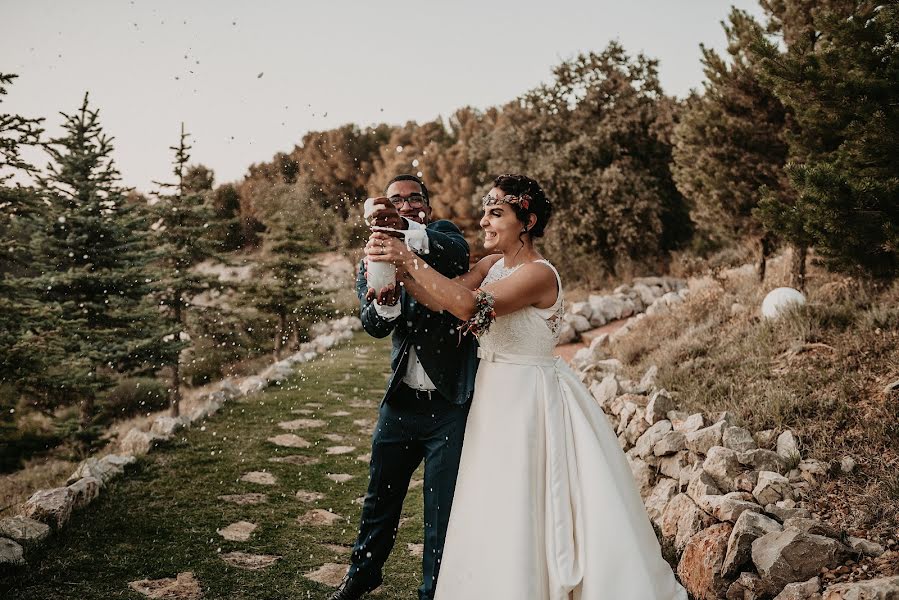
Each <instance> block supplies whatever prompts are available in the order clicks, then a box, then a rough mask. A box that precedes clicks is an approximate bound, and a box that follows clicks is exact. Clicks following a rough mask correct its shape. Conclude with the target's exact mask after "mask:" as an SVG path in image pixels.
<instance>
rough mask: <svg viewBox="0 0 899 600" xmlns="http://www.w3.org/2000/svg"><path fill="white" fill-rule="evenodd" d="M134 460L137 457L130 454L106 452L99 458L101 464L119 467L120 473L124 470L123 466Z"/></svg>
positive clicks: (131, 463) (132, 462)
mask: <svg viewBox="0 0 899 600" xmlns="http://www.w3.org/2000/svg"><path fill="white" fill-rule="evenodd" d="M136 462H137V458H135V457H134V456H132V455H130V454H107V455H106V456H104V457H103V458H101V459H100V464H101V465H103V466H109V467H111V468H116V469H119V470H120V471H121V472H122V473H124V472H125V467H127V466H128V465H133V464H134V463H136Z"/></svg>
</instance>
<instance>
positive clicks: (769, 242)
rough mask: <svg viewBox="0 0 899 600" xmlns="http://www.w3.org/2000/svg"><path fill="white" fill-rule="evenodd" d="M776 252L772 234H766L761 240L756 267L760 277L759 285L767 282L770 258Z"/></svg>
mask: <svg viewBox="0 0 899 600" xmlns="http://www.w3.org/2000/svg"><path fill="white" fill-rule="evenodd" d="M773 250H774V240H773V239H772V236H771V234H770V233H766V234H764V235H763V236H762V237H761V238H759V262H758V264H757V265H756V273H757V274H758V277H759V283H763V282H764V281H765V273H766V271H767V269H768V257H769V256H771V252H772V251H773Z"/></svg>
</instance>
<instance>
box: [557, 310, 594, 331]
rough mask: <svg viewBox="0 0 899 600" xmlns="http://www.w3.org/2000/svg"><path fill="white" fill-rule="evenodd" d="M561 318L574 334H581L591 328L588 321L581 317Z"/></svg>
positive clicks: (569, 316)
mask: <svg viewBox="0 0 899 600" xmlns="http://www.w3.org/2000/svg"><path fill="white" fill-rule="evenodd" d="M562 318H563V320H564V321H565V322H566V323H568V324H569V325H570V326H571V328H572V329H574V331H575V332H576V333H581V332H584V331H587V330H588V329H590V328H591V325H590V321H589V320H587V319H586V318H584V317H582V316H581V315H572V314H566V315H565V316H564V317H562Z"/></svg>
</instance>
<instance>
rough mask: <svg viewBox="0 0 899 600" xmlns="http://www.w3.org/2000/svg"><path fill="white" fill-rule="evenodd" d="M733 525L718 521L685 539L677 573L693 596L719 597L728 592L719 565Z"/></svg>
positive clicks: (698, 599) (699, 599)
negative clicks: (685, 542)
mask: <svg viewBox="0 0 899 600" xmlns="http://www.w3.org/2000/svg"><path fill="white" fill-rule="evenodd" d="M732 529H733V526H732V525H731V524H730V523H718V524H717V525H712V526H711V527H709V528H708V529H704V530H703V531H700V532H699V533H697V534H696V535H694V536H693V537H691V538H690V541H689V542H687V544H686V547H685V548H684V553H683V555H682V556H681V559H680V562H679V563H678V565H677V575H678V577H679V578H680V581H681V583H682V584H683V586H684V587H685V588H686V589H687V591H688V592H689V593H690V594H692V596H693V598H695V599H696V600H718V598H721V597H722V596H724V595H725V593H726V592H727V588H728V585H729V582H728V581H727V579H725V578H724V577H723V576H722V565H723V563H724V555H725V554H726V553H727V540H728V538H729V537H730V534H731V530H732Z"/></svg>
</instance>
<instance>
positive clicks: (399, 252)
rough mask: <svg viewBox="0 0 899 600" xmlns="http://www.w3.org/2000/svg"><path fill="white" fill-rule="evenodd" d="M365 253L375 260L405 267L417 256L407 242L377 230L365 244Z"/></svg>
mask: <svg viewBox="0 0 899 600" xmlns="http://www.w3.org/2000/svg"><path fill="white" fill-rule="evenodd" d="M365 255H366V256H367V257H368V260H370V261H373V262H389V263H393V264H394V265H396V266H397V267H402V268H405V267H407V265H409V264H410V263H411V261H412V260H413V259H414V258H415V255H414V254H413V253H412V252H410V251H409V249H408V248H407V247H406V244H405V243H404V242H402V241H400V240H398V239H396V238H395V237H392V236H390V235H387V234H386V233H381V232H379V231H376V232H374V233H372V234H371V237H370V238H368V243H367V244H365Z"/></svg>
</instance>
